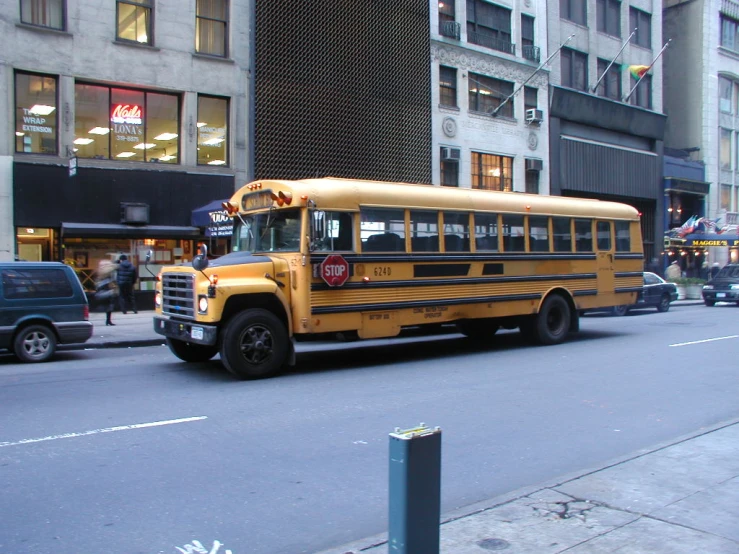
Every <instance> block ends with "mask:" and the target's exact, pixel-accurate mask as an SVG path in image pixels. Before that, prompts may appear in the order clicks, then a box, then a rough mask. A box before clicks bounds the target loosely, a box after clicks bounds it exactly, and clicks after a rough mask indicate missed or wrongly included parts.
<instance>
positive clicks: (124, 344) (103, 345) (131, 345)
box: [57, 339, 167, 351]
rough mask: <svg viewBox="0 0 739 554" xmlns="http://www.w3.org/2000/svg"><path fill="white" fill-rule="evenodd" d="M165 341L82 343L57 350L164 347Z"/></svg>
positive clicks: (61, 346)
mask: <svg viewBox="0 0 739 554" xmlns="http://www.w3.org/2000/svg"><path fill="white" fill-rule="evenodd" d="M166 344H167V343H166V341H165V340H164V339H146V340H120V341H110V342H82V343H75V344H60V345H58V346H57V350H60V351H62V350H102V349H104V348H137V347H142V346H164V345H166Z"/></svg>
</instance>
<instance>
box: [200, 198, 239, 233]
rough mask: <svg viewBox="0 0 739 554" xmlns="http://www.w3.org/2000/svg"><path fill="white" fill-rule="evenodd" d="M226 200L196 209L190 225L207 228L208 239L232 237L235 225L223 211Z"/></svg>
mask: <svg viewBox="0 0 739 554" xmlns="http://www.w3.org/2000/svg"><path fill="white" fill-rule="evenodd" d="M228 200H229V199H228V198H227V199H225V200H213V202H210V203H209V204H206V205H205V206H201V207H199V208H195V209H194V210H193V211H192V216H191V218H190V223H192V224H193V225H194V226H196V227H204V228H205V236H206V237H210V236H212V237H230V236H231V233H232V231H233V223H232V221H231V218H230V217H228V214H227V213H226V210H224V209H223V203H224V202H228Z"/></svg>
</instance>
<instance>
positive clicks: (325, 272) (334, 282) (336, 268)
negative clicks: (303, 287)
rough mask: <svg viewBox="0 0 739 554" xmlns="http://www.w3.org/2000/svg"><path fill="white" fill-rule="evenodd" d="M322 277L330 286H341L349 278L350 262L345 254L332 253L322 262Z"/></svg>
mask: <svg viewBox="0 0 739 554" xmlns="http://www.w3.org/2000/svg"><path fill="white" fill-rule="evenodd" d="M321 277H322V278H323V280H324V281H326V284H327V285H328V286H329V287H340V286H341V285H343V284H344V283H346V280H347V279H348V278H349V264H348V263H347V261H346V260H345V259H344V257H343V256H340V255H339V254H330V255H329V256H326V259H325V260H323V261H322V262H321Z"/></svg>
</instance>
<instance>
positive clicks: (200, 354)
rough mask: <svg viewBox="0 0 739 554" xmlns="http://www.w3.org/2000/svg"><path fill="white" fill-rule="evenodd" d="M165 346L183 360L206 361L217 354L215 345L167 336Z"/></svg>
mask: <svg viewBox="0 0 739 554" xmlns="http://www.w3.org/2000/svg"><path fill="white" fill-rule="evenodd" d="M167 346H168V347H169V351H170V352H172V354H174V355H175V356H177V357H178V358H179V359H180V360H182V361H183V362H193V363H195V362H207V361H208V360H210V359H211V358H212V357H213V356H215V355H216V354H218V347H217V346H208V345H206V344H195V343H192V342H185V341H182V340H177V339H171V338H169V337H167Z"/></svg>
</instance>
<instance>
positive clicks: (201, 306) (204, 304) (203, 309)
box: [198, 296, 208, 314]
mask: <svg viewBox="0 0 739 554" xmlns="http://www.w3.org/2000/svg"><path fill="white" fill-rule="evenodd" d="M198 312H200V313H201V314H207V313H208V297H207V296H201V297H200V298H198Z"/></svg>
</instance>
